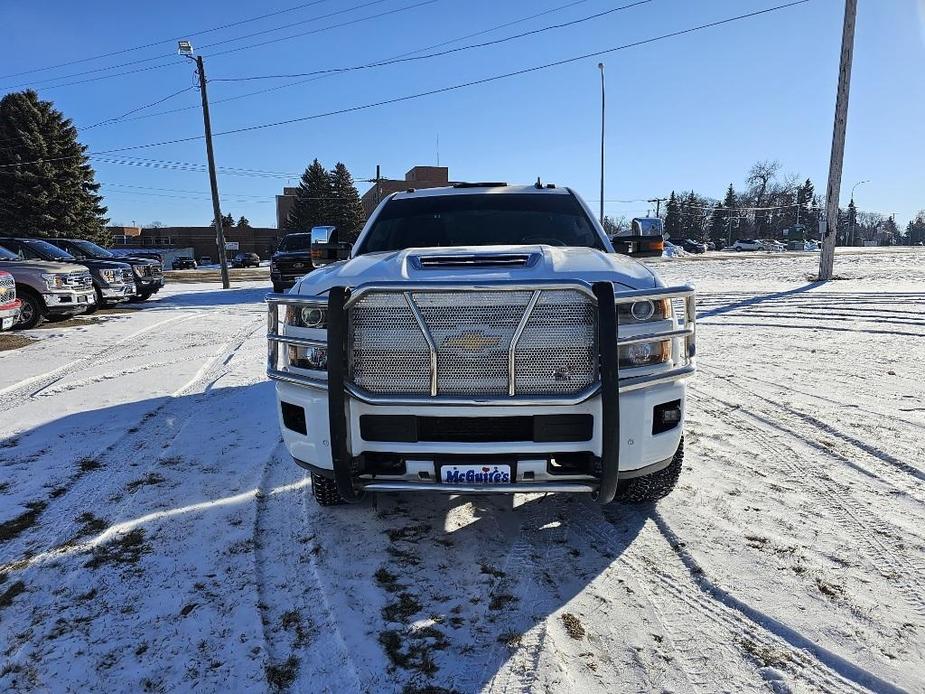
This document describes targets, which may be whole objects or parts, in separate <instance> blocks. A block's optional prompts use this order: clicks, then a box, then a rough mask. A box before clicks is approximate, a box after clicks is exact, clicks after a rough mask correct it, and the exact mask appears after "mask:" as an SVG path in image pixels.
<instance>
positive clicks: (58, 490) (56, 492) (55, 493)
mask: <svg viewBox="0 0 925 694" xmlns="http://www.w3.org/2000/svg"><path fill="white" fill-rule="evenodd" d="M67 489H68V488H67V487H55V488H54V489H52V490H51V491H50V492H48V498H49V499H57V498H58V497H62V496H64V495H65V494H67Z"/></svg>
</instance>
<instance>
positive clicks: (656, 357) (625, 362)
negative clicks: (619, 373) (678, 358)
mask: <svg viewBox="0 0 925 694" xmlns="http://www.w3.org/2000/svg"><path fill="white" fill-rule="evenodd" d="M670 358H671V341H670V340H661V341H659V342H640V343H638V344H635V345H626V346H624V347H621V348H620V368H621V369H627V368H628V369H632V368H634V367H639V366H651V365H653V364H661V363H662V362H666V361H668V360H669V359H670Z"/></svg>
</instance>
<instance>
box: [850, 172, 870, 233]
mask: <svg viewBox="0 0 925 694" xmlns="http://www.w3.org/2000/svg"><path fill="white" fill-rule="evenodd" d="M862 183H870V181H858V182H857V183H855V184H854V185H853V186H851V208H852V210H855V211H854V212H852V214H851V218H850V219H849V220H848V224H849V227H848V245H849V246H853V245H854V225H855V216H856V215H857V211H856V208H855V207H854V189H855V188H857V187H858V186H859V185H861V184H862Z"/></svg>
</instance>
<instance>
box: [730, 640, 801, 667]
mask: <svg viewBox="0 0 925 694" xmlns="http://www.w3.org/2000/svg"><path fill="white" fill-rule="evenodd" d="M740 645H741V646H742V649H743V650H744V651H745V652H746V653H748V655H750V656H751V657H752V659H753V660H754V661H755V662H756V663H758V665H760V666H761V667H783V666H785V665H786V664H787V663H788V662H790V656H789V655H788V654H787V652H786V651H784V650H781V649H778V648H774V647H773V646H763V645H761V644H759V643H755V642H754V641H752V640H751V639H745V640H743V641H741V642H740Z"/></svg>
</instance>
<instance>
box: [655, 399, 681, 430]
mask: <svg viewBox="0 0 925 694" xmlns="http://www.w3.org/2000/svg"><path fill="white" fill-rule="evenodd" d="M680 423H681V401H680V400H672V401H671V402H665V403H662V404H661V405H656V406H655V407H654V408H653V410H652V433H653V434H661V433H662V432H665V431H670V430H671V429H674V428H675V427H676V426H678V424H680Z"/></svg>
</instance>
